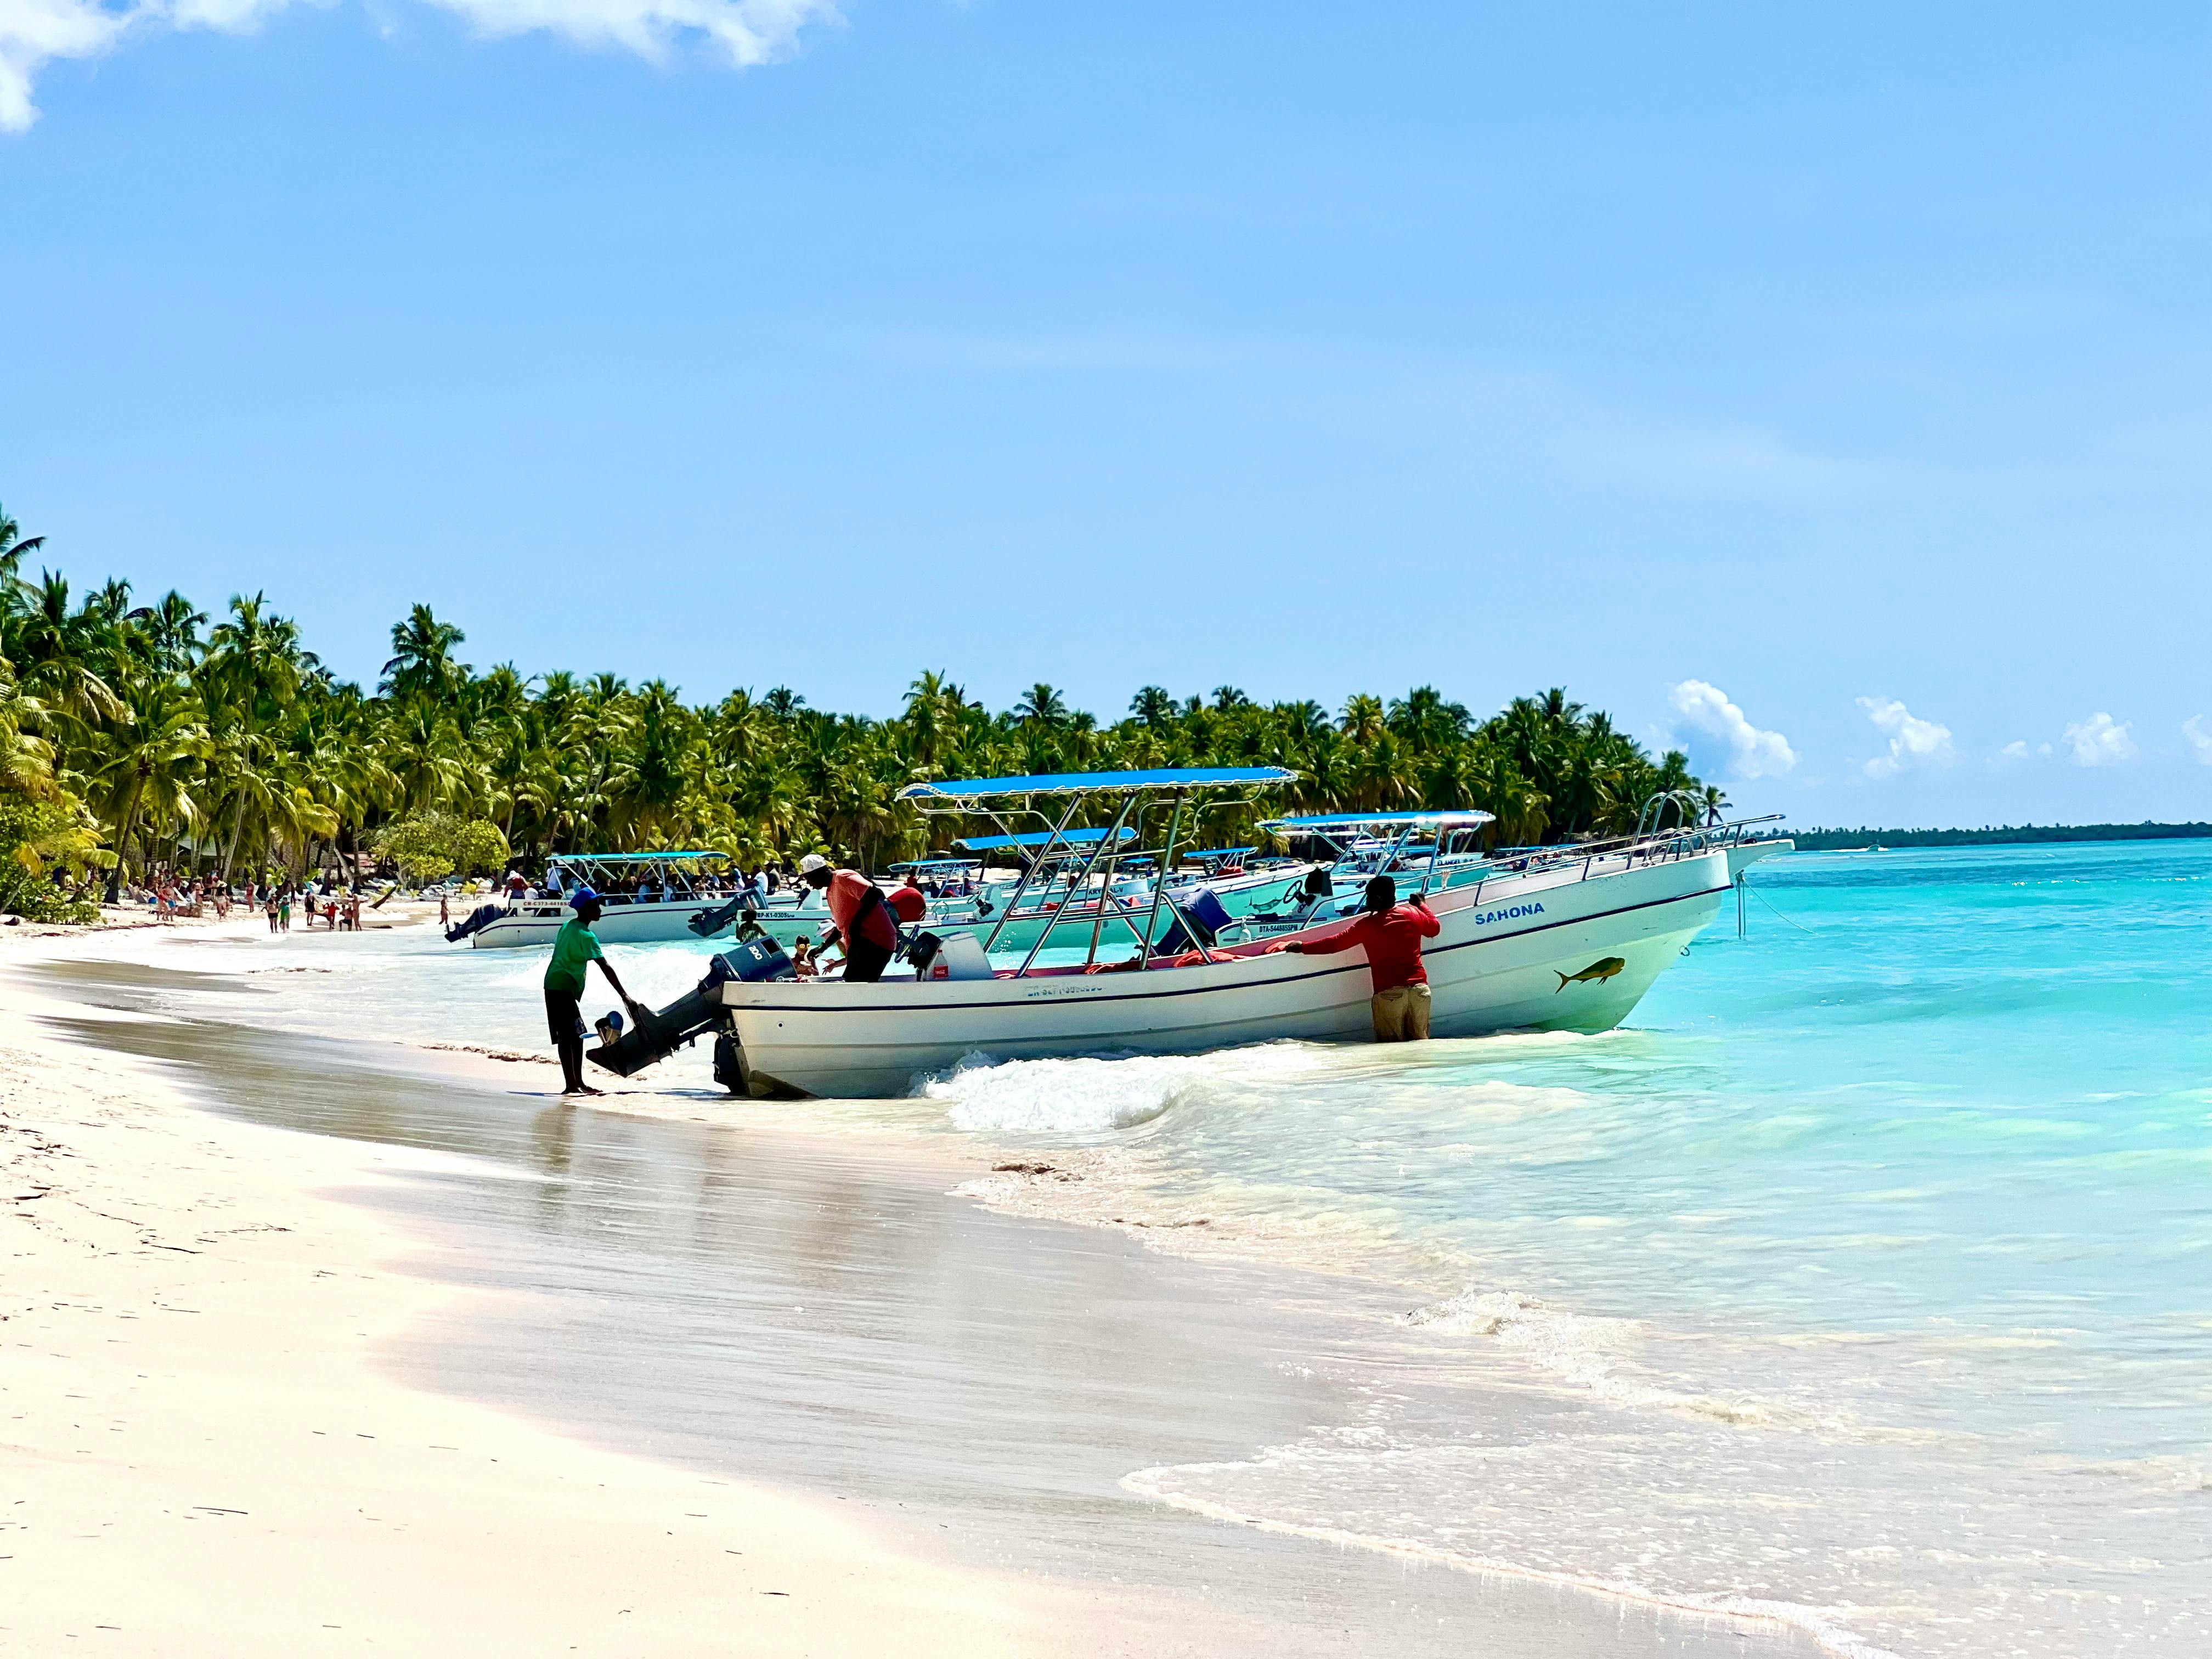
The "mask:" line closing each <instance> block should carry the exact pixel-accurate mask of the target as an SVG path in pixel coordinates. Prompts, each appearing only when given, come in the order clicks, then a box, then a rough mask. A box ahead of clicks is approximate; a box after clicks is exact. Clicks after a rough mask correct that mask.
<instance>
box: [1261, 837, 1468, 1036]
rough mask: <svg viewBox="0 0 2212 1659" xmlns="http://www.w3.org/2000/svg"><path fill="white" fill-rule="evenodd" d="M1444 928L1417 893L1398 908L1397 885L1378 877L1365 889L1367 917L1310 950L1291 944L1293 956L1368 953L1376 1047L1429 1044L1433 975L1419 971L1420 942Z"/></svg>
mask: <svg viewBox="0 0 2212 1659" xmlns="http://www.w3.org/2000/svg"><path fill="white" fill-rule="evenodd" d="M1442 926H1443V924H1442V923H1441V922H1439V921H1437V918H1436V914H1435V912H1433V911H1431V909H1430V908H1429V906H1428V901H1427V900H1426V899H1425V898H1423V897H1422V896H1420V895H1419V893H1416V894H1414V895H1413V902H1412V903H1410V904H1401V903H1399V902H1398V884H1397V883H1396V882H1395V881H1393V880H1391V879H1390V878H1389V877H1388V876H1377V877H1376V878H1374V879H1373V880H1372V881H1370V882H1369V883H1368V884H1367V908H1366V910H1365V912H1364V914H1363V915H1361V916H1360V917H1359V919H1358V921H1354V922H1353V923H1352V925H1351V926H1350V927H1346V928H1345V929H1343V930H1342V931H1341V932H1340V933H1332V934H1330V935H1329V936H1328V937H1327V938H1326V939H1314V940H1311V941H1310V942H1308V943H1306V944H1303V945H1302V944H1299V943H1298V942H1297V941H1296V940H1292V941H1291V943H1290V944H1288V945H1285V946H1283V949H1284V950H1285V951H1288V952H1290V953H1291V954H1292V955H1300V956H1309V957H1326V956H1333V955H1334V954H1335V953H1336V952H1337V951H1349V950H1350V949H1351V948H1352V946H1353V945H1365V946H1366V947H1367V971H1368V972H1369V973H1370V975H1373V977H1374V981H1375V996H1374V1000H1372V1001H1371V1002H1370V1003H1369V1005H1368V1007H1369V1010H1370V1013H1371V1014H1372V1015H1373V1018H1374V1020H1375V1040H1376V1042H1426V1041H1427V1040H1428V1036H1429V975H1428V971H1427V969H1424V968H1423V967H1422V966H1421V941H1422V940H1423V939H1434V938H1435V937H1436V936H1437V931H1438V929H1439V928H1441V927H1442Z"/></svg>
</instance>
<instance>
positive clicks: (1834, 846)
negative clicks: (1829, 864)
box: [1782, 822, 2212, 853]
mask: <svg viewBox="0 0 2212 1659" xmlns="http://www.w3.org/2000/svg"><path fill="white" fill-rule="evenodd" d="M1782 833H1783V834H1784V835H1785V836H1788V837H1789V839H1790V840H1791V841H1793V842H1796V844H1797V848H1798V850H1799V851H1800V852H1806V853H1833V852H1848V851H1850V850H1852V849H1854V848H1872V847H2000V846H2006V845H2013V844H2026V843H2033V842H2067V841H2202V840H2204V839H2207V838H2212V823H2149V822H2145V823H2023V824H2017V825H2015V824H2009V823H2008V824H2004V825H2001V826H1997V827H1994V828H1993V827H1991V826H1990V825H1987V824H1984V826H1983V827H1982V828H1980V829H1787V830H1784V831H1783V832H1782Z"/></svg>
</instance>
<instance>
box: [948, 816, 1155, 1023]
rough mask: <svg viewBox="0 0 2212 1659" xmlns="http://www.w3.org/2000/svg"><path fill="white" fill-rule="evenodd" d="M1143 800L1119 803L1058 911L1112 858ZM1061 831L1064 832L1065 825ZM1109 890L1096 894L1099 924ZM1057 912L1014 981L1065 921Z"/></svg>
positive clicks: (1093, 943) (1024, 975)
mask: <svg viewBox="0 0 2212 1659" xmlns="http://www.w3.org/2000/svg"><path fill="white" fill-rule="evenodd" d="M1075 799H1076V802H1077V804H1078V805H1080V804H1081V803H1082V800H1083V797H1082V796H1080V795H1078V796H1077V797H1076V798H1075ZM1141 799H1144V797H1143V796H1141V795H1138V794H1131V795H1129V796H1128V797H1127V798H1126V799H1124V800H1123V801H1122V802H1121V811H1119V812H1116V813H1115V815H1114V822H1113V823H1110V824H1109V825H1107V826H1106V833H1105V835H1103V836H1101V837H1100V838H1099V842H1098V850H1097V852H1095V853H1093V854H1091V861H1090V862H1089V863H1087V864H1085V866H1083V868H1082V870H1081V871H1080V872H1079V873H1078V874H1077V875H1076V876H1075V877H1074V878H1073V879H1072V880H1071V881H1069V883H1068V884H1067V897H1066V898H1065V899H1062V900H1061V901H1060V910H1064V909H1066V907H1067V904H1068V902H1069V901H1070V900H1073V899H1077V898H1079V897H1080V896H1081V895H1082V892H1083V889H1084V886H1085V884H1086V883H1088V882H1089V881H1090V879H1091V872H1092V871H1094V870H1096V869H1097V867H1098V860H1101V859H1103V858H1109V857H1111V856H1113V855H1114V849H1115V848H1116V847H1118V846H1119V845H1120V844H1121V825H1122V823H1123V822H1124V821H1125V820H1126V819H1127V817H1128V816H1129V809H1130V808H1131V807H1133V806H1134V805H1136V804H1137V803H1138V802H1139V800H1141ZM1067 810H1068V811H1070V812H1073V811H1074V810H1075V808H1074V807H1073V806H1071V807H1069V808H1068V809H1067ZM1062 827H1063V828H1065V825H1063V826H1062ZM1058 833H1059V831H1057V830H1055V831H1054V834H1055V835H1057V834H1058ZM1074 851H1075V849H1074V848H1073V847H1072V846H1071V847H1070V848H1068V854H1069V856H1070V857H1071V858H1072V857H1073V856H1074ZM1111 886H1112V883H1111V882H1110V881H1109V883H1108V884H1107V886H1106V887H1104V888H1101V889H1100V890H1099V893H1098V919H1099V921H1100V922H1101V923H1103V922H1104V921H1105V919H1106V896H1107V892H1108V890H1109V889H1110V888H1111ZM1060 910H1055V911H1054V912H1053V913H1052V915H1051V916H1050V917H1049V918H1048V920H1047V921H1046V922H1045V925H1044V931H1043V932H1042V933H1039V934H1038V935H1037V936H1036V944H1035V945H1030V953H1029V955H1027V956H1026V957H1023V958H1022V966H1021V971H1020V972H1019V973H1018V974H1016V975H1014V977H1015V978H1017V979H1026V978H1027V977H1028V976H1029V971H1030V966H1031V965H1032V964H1033V963H1035V962H1036V959H1037V952H1038V951H1042V950H1043V949H1044V947H1045V941H1046V940H1048V939H1050V938H1051V937H1052V930H1053V929H1054V928H1055V927H1059V926H1060V923H1061V922H1062V921H1066V917H1065V916H1064V915H1061V914H1060ZM1006 914H1007V915H1010V916H1011V915H1012V914H1013V907H1012V905H1008V906H1007V907H1006ZM1005 925H1006V924H1005V923H1004V922H1001V923H1000V927H1004V926H1005ZM991 936H992V937H993V938H994V939H996V938H997V937H998V933H997V931H996V929H994V930H993V932H992V935H991ZM989 948H990V947H989V946H987V945H986V946H985V947H984V949H985V951H988V950H989ZM1097 948H1098V944H1097V933H1096V931H1095V930H1094V931H1093V933H1092V934H1091V949H1092V950H1093V951H1097Z"/></svg>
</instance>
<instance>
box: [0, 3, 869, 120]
mask: <svg viewBox="0 0 2212 1659" xmlns="http://www.w3.org/2000/svg"><path fill="white" fill-rule="evenodd" d="M287 3H288V0H137V3H134V4H126V5H121V6H115V5H108V4H105V3H102V0H0V132H21V131H24V130H25V129H27V127H29V125H31V123H32V122H33V121H35V120H37V119H38V118H39V112H38V107H37V106H36V105H34V104H33V102H32V100H31V94H32V89H33V84H34V83H35V82H36V81H37V78H38V75H39V71H40V70H42V69H44V68H45V67H46V65H47V64H51V63H53V62H55V61H56V60H57V59H60V58H97V57H99V56H100V54H101V53H103V52H107V51H109V50H110V49H112V47H113V46H114V45H115V43H116V42H117V41H118V40H119V39H121V38H122V36H123V34H124V33H125V31H126V30H131V29H137V28H142V27H143V28H178V29H189V28H205V29H218V30H222V31H223V32H225V33H234V34H236V33H246V32H247V31H249V30H251V29H252V28H253V27H256V26H257V25H258V24H259V23H260V21H262V19H263V18H264V17H266V16H268V15H270V14H271V13H274V12H277V11H281V10H283V9H284V7H285V5H286V4H287ZM428 3H430V4H433V5H436V6H439V7H441V8H442V9H445V10H447V11H451V12H455V13H458V14H459V15H461V16H463V17H465V18H466V19H467V20H468V21H470V22H471V23H472V24H474V25H475V26H476V27H477V30H478V31H479V32H480V33H484V34H489V35H508V34H525V33H530V32H532V31H533V30H539V29H542V30H544V31H545V32H546V33H551V34H560V35H565V36H567V37H568V39H569V40H575V41H578V42H580V44H582V45H584V46H619V47H623V48H624V49H626V50H628V51H630V52H636V53H637V54H638V55H639V56H640V57H641V58H650V59H652V60H653V61H654V62H656V63H657V62H659V61H660V60H661V59H663V58H666V57H667V55H668V53H669V51H670V49H671V47H672V46H676V45H677V44H678V43H679V42H681V41H684V40H690V39H696V40H702V41H703V42H706V43H707V44H708V45H709V46H712V47H713V48H714V51H715V52H716V55H718V56H720V57H721V58H725V59H726V60H727V61H728V62H729V63H730V64H731V65H732V67H734V68H738V69H750V68H751V67H752V66H753V65H755V64H765V63H768V62H769V61H771V60H772V59H774V58H781V57H783V56H786V55H787V54H788V53H789V52H792V51H793V50H795V49H796V47H797V46H798V43H799V32H800V31H801V30H802V29H803V28H805V27H806V26H807V25H808V24H809V23H813V22H836V21H839V20H838V15H837V9H836V5H835V3H834V0H428Z"/></svg>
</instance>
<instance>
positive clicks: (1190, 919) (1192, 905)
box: [1152, 887, 1234, 957]
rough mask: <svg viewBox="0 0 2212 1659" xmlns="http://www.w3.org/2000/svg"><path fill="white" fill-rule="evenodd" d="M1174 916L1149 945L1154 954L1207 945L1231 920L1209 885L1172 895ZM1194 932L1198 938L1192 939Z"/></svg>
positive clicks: (1168, 954) (1178, 953)
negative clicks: (1174, 904)
mask: <svg viewBox="0 0 2212 1659" xmlns="http://www.w3.org/2000/svg"><path fill="white" fill-rule="evenodd" d="M1175 902H1176V913H1177V914H1176V920H1175V921H1172V922H1170V924H1169V925H1168V930H1167V932H1166V933H1164V934H1162V935H1161V936H1160V939H1159V942H1158V944H1156V945H1153V946H1152V951H1153V952H1154V954H1155V955H1158V956H1166V957H1175V956H1181V955H1182V953H1183V952H1184V951H1190V950H1196V949H1199V948H1200V947H1203V946H1210V945H1212V943H1213V939H1214V936H1215V935H1216V934H1217V933H1220V931H1221V930H1222V929H1223V928H1225V927H1228V926H1229V924H1230V922H1231V921H1232V920H1234V918H1232V917H1231V915H1230V914H1229V912H1228V910H1227V909H1226V908H1224V906H1223V904H1222V902H1221V901H1220V900H1219V899H1218V898H1216V897H1215V896H1214V894H1213V890H1212V888H1211V887H1194V888H1192V889H1191V890H1189V891H1188V893H1177V894H1176V895H1175ZM1193 933H1196V934H1197V935H1198V937H1197V938H1195V939H1193V938H1192V937H1191V935H1192V934H1193Z"/></svg>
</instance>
